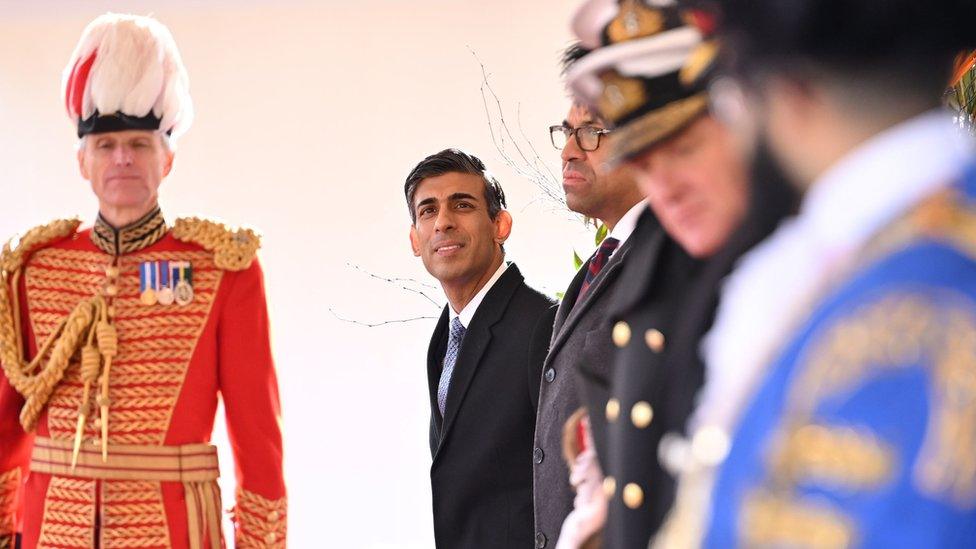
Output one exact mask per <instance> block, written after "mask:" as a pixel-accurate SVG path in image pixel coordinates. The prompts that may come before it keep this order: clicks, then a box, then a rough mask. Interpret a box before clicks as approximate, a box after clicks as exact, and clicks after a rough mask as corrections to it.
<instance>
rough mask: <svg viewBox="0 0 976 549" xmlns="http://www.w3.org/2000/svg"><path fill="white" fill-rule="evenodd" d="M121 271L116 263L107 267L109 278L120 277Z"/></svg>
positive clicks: (106, 274)
mask: <svg viewBox="0 0 976 549" xmlns="http://www.w3.org/2000/svg"><path fill="white" fill-rule="evenodd" d="M119 273H120V271H119V268H118V267H116V266H115V265H109V266H108V267H105V276H107V277H109V278H118V277H119Z"/></svg>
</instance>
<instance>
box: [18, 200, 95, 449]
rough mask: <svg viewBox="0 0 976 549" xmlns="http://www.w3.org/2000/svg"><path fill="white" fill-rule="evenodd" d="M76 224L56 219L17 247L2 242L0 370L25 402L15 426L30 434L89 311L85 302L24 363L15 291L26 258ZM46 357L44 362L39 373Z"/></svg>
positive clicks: (91, 316) (91, 313)
mask: <svg viewBox="0 0 976 549" xmlns="http://www.w3.org/2000/svg"><path fill="white" fill-rule="evenodd" d="M80 224H81V222H80V221H79V220H77V219H60V220H57V221H54V222H52V223H49V224H47V225H43V226H40V227H35V228H33V229H31V230H30V231H27V233H26V234H24V236H23V237H21V238H20V241H19V243H18V244H17V245H16V246H13V245H12V243H11V242H7V244H5V245H4V247H3V250H2V251H0V277H2V288H0V364H2V366H3V373H4V374H5V375H6V376H7V379H8V380H9V381H10V385H11V386H12V387H13V388H14V389H15V390H16V391H17V392H18V393H20V394H21V395H23V396H24V398H25V399H26V403H25V405H24V408H23V409H22V410H21V415H20V423H21V425H23V427H24V429H26V430H28V431H31V430H33V428H34V425H35V424H36V422H37V418H38V416H39V415H40V413H41V410H43V409H44V406H45V405H46V404H47V399H48V398H49V397H50V396H51V392H52V391H53V390H54V387H55V386H56V385H57V384H58V383H59V382H60V381H61V378H62V377H63V376H64V371H65V369H66V368H67V367H68V363H69V361H70V360H71V357H72V356H73V355H74V354H75V352H76V351H77V348H78V344H79V343H80V341H81V339H82V338H83V336H84V332H85V331H86V329H87V328H89V327H90V326H91V323H92V321H93V320H94V310H93V308H92V304H91V302H89V301H87V300H86V301H83V302H82V303H79V304H78V306H77V307H76V308H75V309H74V310H73V311H72V312H71V314H70V315H68V317H67V318H65V319H64V320H62V322H61V324H60V325H59V326H58V328H57V329H56V330H55V331H54V332H53V333H52V334H51V336H50V337H49V338H48V340H47V341H45V342H44V344H43V345H41V346H40V348H39V351H38V354H37V356H36V357H35V359H34V360H33V361H31V362H30V363H27V362H25V360H24V349H23V339H22V334H21V333H20V304H19V298H18V288H17V287H18V283H19V280H20V276H21V271H22V270H23V267H24V263H25V262H26V261H27V257H28V255H29V254H31V253H33V252H34V251H36V250H38V249H39V248H42V247H44V246H46V245H48V244H51V243H53V242H56V241H58V240H61V239H63V238H66V237H68V236H70V235H72V234H74V233H75V232H76V231H77V230H78V226H79V225H80ZM45 356H47V362H46V364H44V366H43V367H41V362H42V361H43V360H44V357H45Z"/></svg>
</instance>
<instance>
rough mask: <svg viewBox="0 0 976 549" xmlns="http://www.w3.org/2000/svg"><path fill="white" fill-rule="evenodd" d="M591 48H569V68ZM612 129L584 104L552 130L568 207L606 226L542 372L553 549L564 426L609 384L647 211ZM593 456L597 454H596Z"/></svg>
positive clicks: (568, 296)
mask: <svg viewBox="0 0 976 549" xmlns="http://www.w3.org/2000/svg"><path fill="white" fill-rule="evenodd" d="M586 53H587V52H586V50H584V49H582V48H579V47H578V46H573V47H570V48H569V49H568V50H567V51H566V53H565V55H564V68H569V67H570V66H571V65H572V64H573V63H575V62H576V60H578V59H579V58H581V57H582V56H583V55H585V54H586ZM611 132H612V129H610V128H608V127H607V124H606V123H605V122H604V121H603V120H602V119H600V118H599V117H596V116H594V115H593V114H592V113H591V112H590V111H589V109H588V108H587V107H586V106H584V105H581V104H573V105H572V106H571V107H570V109H569V113H568V114H567V116H566V119H565V120H564V121H563V123H562V124H559V125H555V126H552V127H551V128H550V135H551V137H552V144H553V145H554V146H555V147H556V148H557V149H560V150H562V155H561V157H562V168H563V169H562V173H563V189H564V190H565V192H566V203H567V205H568V206H569V209H571V210H572V211H574V212H576V213H579V214H581V215H583V216H585V217H588V218H592V219H594V220H596V221H598V222H600V223H602V224H604V225H606V227H607V231H608V233H607V237H606V238H605V239H604V240H603V242H602V244H601V245H600V247H599V249H598V250H597V251H596V252H595V253H594V254H593V255H592V256H591V257H590V258H589V260H587V261H586V262H585V263H584V264H583V267H582V268H581V269H580V270H579V272H578V273H576V276H575V277H574V278H573V281H572V283H570V285H569V288H567V289H566V293H565V295H564V297H563V301H562V303H561V304H560V306H559V310H558V311H557V313H556V322H555V325H554V327H553V338H552V345H551V347H550V350H549V355H548V356H547V357H546V361H545V363H544V365H543V368H542V384H541V389H540V392H539V414H538V417H537V418H536V429H535V449H534V453H533V463H534V475H533V476H534V481H535V491H534V494H535V495H534V497H535V528H536V534H535V537H536V540H535V541H536V543H535V546H536V547H537V548H540V549H541V548H544V547H554V546H555V544H556V540H557V538H558V537H559V532H560V528H561V527H562V524H563V521H564V520H565V518H566V516H567V515H568V514H569V512H570V511H571V510H572V509H573V488H572V487H571V486H570V483H569V476H570V473H569V469H568V467H567V464H566V463H565V461H564V460H563V459H562V457H561V454H562V444H563V442H562V441H563V430H564V426H565V425H566V423H567V420H569V418H570V416H571V415H573V413H574V411H576V410H577V409H578V408H580V407H581V405H582V401H583V397H584V396H585V395H581V391H580V389H579V383H580V382H579V381H578V376H579V374H580V373H581V370H584V369H585V371H583V372H582V373H583V374H585V375H587V376H591V375H592V376H596V377H599V378H606V377H607V375H608V373H609V368H610V364H611V361H612V359H613V345H612V343H611V341H610V323H609V321H608V318H607V313H608V309H609V306H610V303H611V301H612V300H613V296H614V295H615V294H616V293H617V292H618V291H619V288H620V286H619V284H618V274H619V272H620V268H621V266H622V265H623V264H624V261H626V258H627V254H628V252H629V250H630V249H631V243H630V242H629V238H630V235H631V233H632V232H633V231H634V226H635V224H636V223H637V218H638V217H639V216H640V214H641V212H642V211H644V210H645V209H646V207H645V205H644V203H643V202H642V200H641V198H642V197H641V194H640V191H639V190H638V189H637V186H636V185H635V183H634V181H633V179H631V178H630V177H628V176H627V175H626V174H625V173H624V172H622V171H616V170H614V171H607V170H605V169H603V164H604V163H605V161H606V159H607V152H608V147H606V146H605V142H606V137H607V135H608V134H609V133H611ZM591 453H592V449H591Z"/></svg>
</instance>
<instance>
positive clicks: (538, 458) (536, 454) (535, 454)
mask: <svg viewBox="0 0 976 549" xmlns="http://www.w3.org/2000/svg"><path fill="white" fill-rule="evenodd" d="M544 459H546V453H545V452H543V451H542V448H536V449H535V450H533V451H532V460H533V461H535V463H536V465H538V464H540V463H542V460H544Z"/></svg>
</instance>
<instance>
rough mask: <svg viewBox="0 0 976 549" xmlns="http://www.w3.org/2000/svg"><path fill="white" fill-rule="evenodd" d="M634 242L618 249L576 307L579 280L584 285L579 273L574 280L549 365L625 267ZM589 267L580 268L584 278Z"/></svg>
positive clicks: (551, 349) (628, 242)
mask: <svg viewBox="0 0 976 549" xmlns="http://www.w3.org/2000/svg"><path fill="white" fill-rule="evenodd" d="M632 242H633V239H630V238H628V239H627V241H626V242H624V244H623V246H621V247H620V248H618V249H617V251H616V253H614V254H613V256H612V257H611V258H610V261H608V262H607V264H606V265H605V266H604V267H603V270H601V271H600V274H598V275H597V277H596V278H595V279H594V280H593V283H592V284H590V289H589V290H588V291H587V293H586V295H585V296H583V300H582V301H580V302H579V303H576V304H575V305H574V303H573V302H574V301H576V296H577V295H578V294H579V285H577V279H579V281H580V284H582V278H581V277H580V273H579V272H578V273H577V274H576V278H574V279H573V284H571V285H570V289H572V288H573V286H576V289H575V291H573V292H568V291H567V292H566V296H565V297H564V298H563V303H561V304H560V305H559V313H562V312H563V310H564V309H566V316H565V320H564V321H563V323H562V325H558V321H557V326H558V330H559V331H558V332H556V331H555V330H553V333H554V334H555V335H553V337H552V345H551V346H550V348H549V355H548V356H547V357H546V363H547V364H548V363H550V362H551V361H552V359H553V358H554V357H555V356H556V354H557V353H558V352H559V349H560V348H561V347H562V345H563V344H564V343H566V340H567V339H569V336H570V334H572V333H573V328H574V327H575V326H576V324H577V323H578V322H579V320H580V318H582V317H583V315H584V314H585V313H586V310H587V309H589V308H590V306H591V305H592V304H593V303H594V302H595V301H596V300H597V299H598V298H599V297H600V295H601V294H603V292H604V291H606V289H607V287H608V286H609V285H610V284H611V283H613V280H614V279H615V278H616V276H617V273H618V271H619V270H620V268H621V267H623V262H624V260H625V259H626V258H627V254H629V253H630V248H631V243H632ZM587 265H589V261H587V262H586V263H584V264H583V267H581V268H580V272H582V273H584V276H585V271H586V269H587ZM570 294H572V295H570ZM570 300H572V301H570ZM557 317H558V314H557Z"/></svg>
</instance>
